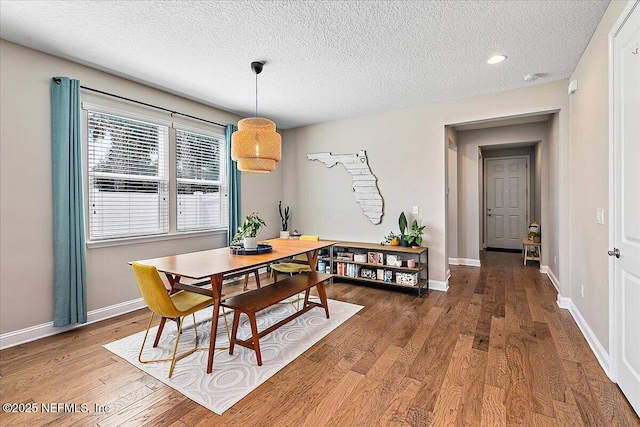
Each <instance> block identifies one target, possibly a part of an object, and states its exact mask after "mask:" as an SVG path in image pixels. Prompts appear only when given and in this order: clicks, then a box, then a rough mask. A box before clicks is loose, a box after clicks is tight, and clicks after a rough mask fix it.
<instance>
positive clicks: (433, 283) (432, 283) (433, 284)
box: [429, 279, 449, 292]
mask: <svg viewBox="0 0 640 427" xmlns="http://www.w3.org/2000/svg"><path fill="white" fill-rule="evenodd" d="M429 290H430V291H441V292H447V291H449V280H448V279H447V281H445V282H443V281H440V280H429Z"/></svg>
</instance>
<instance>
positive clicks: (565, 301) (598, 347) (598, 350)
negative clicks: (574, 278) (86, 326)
mask: <svg viewBox="0 0 640 427" xmlns="http://www.w3.org/2000/svg"><path fill="white" fill-rule="evenodd" d="M558 306H559V307H560V308H562V309H566V310H569V313H571V316H572V317H573V320H575V322H576V324H577V325H578V328H579V329H580V332H582V335H583V336H584V338H585V339H586V340H587V343H588V344H589V347H590V348H591V351H592V352H593V354H594V355H595V356H596V359H598V363H600V366H601V367H602V369H604V372H605V373H606V374H607V377H609V379H610V380H611V381H613V382H615V381H614V380H613V377H612V376H611V370H610V368H611V365H610V363H611V362H610V359H609V353H607V350H605V348H604V347H603V346H602V344H600V341H598V338H596V335H595V334H594V333H593V331H592V330H591V328H590V327H589V324H588V323H587V321H586V320H585V319H584V317H582V313H580V310H578V307H576V305H575V304H574V303H573V301H572V300H571V298H568V297H563V296H562V295H560V294H558Z"/></svg>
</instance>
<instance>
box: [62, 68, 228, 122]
mask: <svg viewBox="0 0 640 427" xmlns="http://www.w3.org/2000/svg"><path fill="white" fill-rule="evenodd" d="M53 81H54V82H56V83H57V84H60V82H61V81H62V80H60V79H57V78H54V79H53ZM80 87H81V88H82V89H84V90H88V91H91V92H96V93H100V94H102V95H107V96H111V97H113V98H118V99H122V100H124V101H129V102H133V103H136V104H140V105H144V106H146V107H151V108H155V109H157V110H162V111H166V112H168V113H171V114H178V115H180V116H183V117H188V118H190V119H194V120H200V121H201V122H205V123H210V124H212V125H216V126H220V127H223V128H226V127H227V126H226V125H223V124H220V123H217V122H213V121H211V120H207V119H201V118H200V117H196V116H192V115H190V114H185V113H181V112H179V111H174V110H170V109H168V108H164V107H158V106H157V105H153V104H147V103H146V102H142V101H136V100H135V99H131V98H125V97H124V96H120V95H116V94H113V93H109V92H105V91H102V90H98V89H93V88H91V87H87V86H82V85H80Z"/></svg>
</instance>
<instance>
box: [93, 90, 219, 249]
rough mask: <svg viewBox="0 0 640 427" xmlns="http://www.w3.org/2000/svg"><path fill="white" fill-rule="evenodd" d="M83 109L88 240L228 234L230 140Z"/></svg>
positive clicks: (160, 122) (151, 120)
mask: <svg viewBox="0 0 640 427" xmlns="http://www.w3.org/2000/svg"><path fill="white" fill-rule="evenodd" d="M83 106H84V108H85V109H86V110H87V172H88V176H87V180H88V185H87V188H88V197H87V204H88V206H87V208H88V211H87V212H88V215H87V218H88V221H87V222H88V234H89V240H90V241H94V242H96V241H105V240H114V239H121V238H127V237H139V236H153V235H163V234H174V235H175V234H178V233H183V232H193V231H205V230H215V229H226V227H227V224H228V218H227V216H228V203H227V197H226V194H227V181H226V179H227V174H226V168H227V161H226V159H227V153H226V142H225V136H224V135H221V134H218V133H215V132H211V131H209V130H206V129H201V128H191V127H187V126H183V125H181V124H177V123H172V122H170V121H168V120H161V119H157V118H152V117H148V116H141V115H138V114H135V113H129V112H123V111H120V110H114V109H111V108H107V107H101V106H98V105H93V104H88V103H83ZM174 129H175V130H174ZM169 147H175V157H173V156H174V152H173V150H170V149H169ZM174 189H175V190H174ZM174 191H175V193H174Z"/></svg>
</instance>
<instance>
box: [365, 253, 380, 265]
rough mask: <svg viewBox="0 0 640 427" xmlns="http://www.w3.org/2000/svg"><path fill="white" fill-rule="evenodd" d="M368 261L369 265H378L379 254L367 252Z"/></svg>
mask: <svg viewBox="0 0 640 427" xmlns="http://www.w3.org/2000/svg"><path fill="white" fill-rule="evenodd" d="M367 261H368V262H369V264H377V263H378V253H377V252H367Z"/></svg>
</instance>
